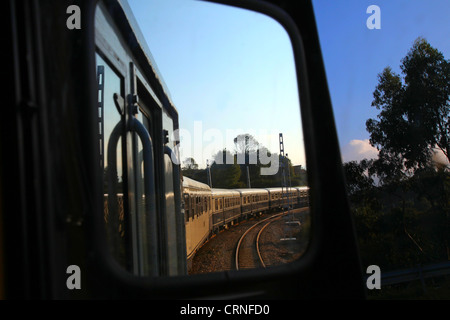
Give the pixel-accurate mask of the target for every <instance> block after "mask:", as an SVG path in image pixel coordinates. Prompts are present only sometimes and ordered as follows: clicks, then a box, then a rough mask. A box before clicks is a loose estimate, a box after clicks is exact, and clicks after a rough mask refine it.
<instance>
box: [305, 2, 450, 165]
mask: <svg viewBox="0 0 450 320" xmlns="http://www.w3.org/2000/svg"><path fill="white" fill-rule="evenodd" d="M372 4H375V5H377V6H378V7H379V8H380V11H381V15H380V17H381V29H379V30H377V29H373V30H369V29H368V28H367V27H366V20H367V18H369V16H370V14H367V13H366V9H367V7H368V6H370V5H372ZM313 6H314V10H315V13H316V23H317V27H318V31H319V38H320V42H321V49H322V55H323V59H324V63H325V69H326V74H327V80H328V86H329V90H330V95H331V100H332V104H333V109H334V114H335V121H336V125H337V129H338V136H339V141H340V145H341V151H342V155H343V159H344V161H348V160H359V159H361V158H363V157H364V156H368V157H370V156H376V152H374V150H372V149H371V148H370V146H369V145H368V143H367V141H365V140H367V139H369V134H368V132H367V131H366V129H365V122H366V120H367V119H368V118H375V117H376V115H377V114H378V112H377V110H376V109H375V108H374V107H371V102H372V100H373V96H372V94H373V91H374V89H375V87H376V85H377V74H378V73H380V72H382V70H383V69H384V68H385V67H386V66H390V67H391V68H392V69H393V70H394V71H395V72H397V73H400V63H401V59H402V58H403V57H405V55H406V54H407V52H408V51H409V49H410V48H411V46H412V44H413V42H414V40H415V39H416V38H417V37H419V36H421V37H424V38H425V39H427V40H428V41H429V42H430V44H431V45H432V46H433V47H435V48H437V49H438V50H440V51H441V52H442V53H443V54H444V57H445V58H446V59H449V58H450V41H449V40H450V19H449V14H450V1H448V0H432V1H425V0H420V1H419V0H408V1H405V0H388V1H381V0H375V1H374V0H371V1H364V0H345V1H344V0H341V1H324V0H313ZM360 152H361V153H360Z"/></svg>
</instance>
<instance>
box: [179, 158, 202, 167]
mask: <svg viewBox="0 0 450 320" xmlns="http://www.w3.org/2000/svg"><path fill="white" fill-rule="evenodd" d="M182 169H183V170H197V169H198V164H197V162H195V159H194V158H191V157H189V158H186V159H184V161H183V168H182Z"/></svg>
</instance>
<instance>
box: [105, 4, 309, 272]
mask: <svg viewBox="0 0 450 320" xmlns="http://www.w3.org/2000/svg"><path fill="white" fill-rule="evenodd" d="M107 5H108V3H107V2H105V3H103V2H102V1H100V4H99V6H98V7H99V8H100V10H98V11H99V14H96V24H97V26H96V37H97V38H96V44H97V46H98V48H99V49H101V52H102V53H99V54H98V55H97V65H98V67H100V66H103V71H102V72H103V74H102V76H101V77H100V76H99V79H100V78H101V79H102V81H103V83H104V88H103V89H102V91H101V92H100V91H99V102H100V101H102V102H103V105H104V106H103V113H104V115H103V116H102V117H103V125H104V126H105V127H104V128H102V127H101V126H100V127H99V133H100V137H101V138H100V143H99V145H100V152H101V153H102V155H103V162H104V164H103V163H102V164H101V165H104V167H105V172H107V170H106V169H108V165H107V163H106V161H107V155H106V149H107V147H108V146H107V145H108V140H111V139H110V138H109V137H110V135H111V132H112V130H113V129H114V126H119V127H121V128H120V133H119V134H118V136H119V137H118V141H117V147H116V148H112V149H111V150H114V152H116V157H115V158H116V164H115V166H116V167H117V174H116V176H114V177H112V176H109V177H107V178H105V191H104V194H105V201H104V202H105V208H104V215H105V220H106V221H107V223H106V225H107V227H108V237H109V240H108V241H109V243H110V245H111V252H112V254H113V256H114V257H115V258H116V260H118V261H119V262H120V264H121V265H122V266H123V267H124V268H125V269H126V270H128V271H130V272H132V273H134V274H136V275H141V276H149V275H150V276H154V275H179V274H186V273H187V274H192V273H203V272H206V271H208V272H209V271H214V272H215V271H223V270H230V269H232V268H234V267H233V266H230V265H215V266H210V265H209V263H210V262H211V261H212V260H214V259H206V258H205V257H204V254H203V252H204V251H205V250H207V248H208V246H214V245H215V242H216V241H218V240H219V239H221V240H220V241H225V242H226V243H229V244H231V243H233V241H231V240H227V239H228V238H227V237H229V236H230V235H229V234H231V233H228V232H227V231H228V230H229V229H230V228H233V227H234V226H236V228H237V227H238V226H239V228H243V226H246V225H248V226H249V227H250V225H252V224H256V223H257V222H259V221H262V220H263V219H268V221H269V220H270V221H271V223H270V224H268V227H267V228H265V229H264V230H265V231H264V233H263V235H262V236H261V237H260V238H261V242H262V243H261V245H260V246H259V247H264V246H265V247H266V249H267V252H269V251H270V252H272V248H275V249H274V250H275V251H276V252H277V254H275V255H268V256H267V258H266V259H268V260H269V259H272V258H271V257H269V256H276V257H275V258H274V260H273V261H266V262H267V263H266V264H264V262H262V263H261V262H256V261H255V262H254V263H253V265H252V266H250V267H249V266H245V265H243V266H242V267H241V268H245V269H247V268H253V267H261V266H265V265H271V266H276V265H279V264H284V263H289V262H293V261H295V260H297V259H298V258H300V257H301V256H302V255H303V254H304V252H305V251H306V249H307V246H308V243H309V238H310V232H309V225H310V222H309V213H310V210H309V207H307V206H306V205H301V204H304V203H307V201H304V199H297V200H295V201H294V198H295V197H301V198H306V197H307V195H306V196H302V195H301V194H300V193H299V192H298V193H294V192H292V193H290V192H288V191H287V188H289V187H291V188H294V187H295V188H298V187H306V186H307V170H306V169H307V168H306V160H305V154H304V146H303V131H302V125H301V117H300V99H299V93H298V92H299V90H298V79H297V76H298V75H297V73H296V67H295V61H294V55H293V50H292V45H291V41H290V38H289V35H288V33H287V32H286V31H285V29H284V28H283V26H282V25H281V24H279V23H278V22H277V21H276V20H274V19H272V18H270V17H268V16H266V15H264V14H260V13H256V12H251V11H247V10H245V9H240V8H235V7H231V6H226V5H221V4H216V3H209V2H199V1H191V0H168V1H154V0H150V1H147V0H130V1H128V4H127V3H122V2H118V4H117V5H118V6H119V7H121V9H123V11H124V14H125V15H130V16H131V15H132V16H133V17H131V18H130V19H125V20H123V21H122V22H120V23H117V22H115V19H118V18H120V16H121V11H120V10H118V11H116V10H109V9H106V6H107ZM113 12H114V13H113ZM110 14H112V15H110ZM97 15H98V17H97ZM128 23H129V24H130V25H129V26H127V24H128ZM124 28H125V29H124ZM119 29H120V31H119ZM122 29H124V30H122ZM130 31H131V33H132V34H133V36H136V37H137V38H138V39H137V41H135V40H133V39H131V40H130V39H128V37H129V36H130ZM130 41H131V43H130ZM136 44H139V45H138V46H140V47H139V48H137V47H135V45H136ZM109 62H110V63H109ZM98 69H99V70H101V69H102V68H98ZM98 74H99V75H100V72H99V71H98ZM114 94H116V95H114ZM103 96H104V98H101V97H103ZM100 111H101V110H100ZM135 120H136V121H135ZM130 123H132V124H133V125H134V124H135V123H136V125H137V123H139V124H140V125H142V127H143V128H144V129H143V132H144V133H145V134H144V136H145V137H144V138H143V136H142V135H140V134H139V133H137V132H136V131H133V130H135V129H134V127H133V130H130ZM140 125H139V126H140ZM139 130H140V129H139ZM102 135H103V136H102ZM149 141H150V145H151V146H152V147H153V148H152V150H151V151H149V150H148V147H147V146H148V145H149ZM161 150H164V152H163V153H164V154H163V155H162V156H161V154H160V153H161ZM174 154H176V155H177V157H178V158H179V159H175V158H174V157H173V155H174ZM144 156H145V157H146V158H145V159H152V160H151V163H149V161H147V160H144ZM176 160H181V163H180V162H178V163H177V161H176ZM177 165H180V167H181V171H182V172H181V173H180V174H179V179H178V180H177V177H178V175H177ZM105 174H106V173H105ZM149 176H151V177H152V178H149ZM183 177H186V178H190V179H192V180H193V181H191V182H192V185H191V186H190V187H189V188H187V187H186V189H185V185H184V183H185V181H184V180H183ZM149 180H151V181H149ZM110 181H113V182H112V183H113V186H108V184H111V182H110ZM181 181H183V182H181ZM178 184H180V190H177V186H178ZM149 185H151V192H150V193H149V192H146V191H148V190H147V189H148V188H149V187H148V186H149ZM125 187H126V188H125ZM191 187H192V188H191ZM107 188H109V189H107ZM111 188H113V189H111ZM280 189H282V190H284V191H282V192H280V191H279V190H280ZM108 190H109V191H108ZM295 190H297V189H295ZM178 191H179V192H178ZM205 192H208V195H206V193H205ZM213 192H217V194H220V195H219V196H217V198H215V196H214V197H213V198H212V197H211V195H212V194H213ZM221 192H222V193H221ZM295 192H297V191H295ZM184 194H186V195H184ZM297 195H298V196H297ZM111 197H112V198H111ZM177 197H178V198H177ZM275 200H276V201H275ZM280 200H283V201H280ZM116 202H117V203H118V205H117V206H115V207H114V205H113V203H116ZM179 203H182V205H179ZM178 205H179V208H184V214H185V217H184V218H183V216H182V215H181V220H182V223H181V224H180V223H179V217H178V214H179V212H177V208H178V207H177V206H178ZM111 210H113V211H114V215H115V216H116V217H117V218H116V220H117V222H115V224H114V225H112V224H110V223H111V212H110V211H111ZM244 210H245V212H244ZM116 212H117V213H116ZM180 212H182V211H181V209H180ZM194 217H195V219H194ZM276 218H279V219H276ZM271 219H274V220H271ZM237 222H243V223H239V224H237ZM262 225H263V224H262V223H261V225H260V226H261V227H262ZM212 234H217V235H218V236H217V237H211V235H212ZM207 239H212V240H209V241H207ZM249 241H250V242H251V240H249ZM263 242H264V244H263ZM215 251H217V250H212V251H211V252H215ZM229 251H230V252H231V251H233V250H231V249H230V250H229ZM243 251H244V250H243ZM243 251H241V252H243ZM218 254H220V253H218ZM243 254H244V253H243ZM263 256H264V254H263ZM224 260H227V261H228V260H230V261H231V260H232V259H231V258H230V259H224ZM242 260H244V259H242ZM208 261H209V262H208ZM202 268H203V269H202ZM237 268H238V269H239V267H237ZM193 270H195V271H193Z"/></svg>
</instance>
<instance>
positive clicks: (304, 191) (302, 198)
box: [296, 187, 309, 207]
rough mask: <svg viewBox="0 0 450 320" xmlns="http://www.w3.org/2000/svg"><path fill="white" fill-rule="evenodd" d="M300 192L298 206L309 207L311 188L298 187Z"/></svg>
mask: <svg viewBox="0 0 450 320" xmlns="http://www.w3.org/2000/svg"><path fill="white" fill-rule="evenodd" d="M296 189H297V190H298V206H299V207H307V206H309V188H308V187H296Z"/></svg>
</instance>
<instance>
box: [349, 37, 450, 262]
mask: <svg viewBox="0 0 450 320" xmlns="http://www.w3.org/2000/svg"><path fill="white" fill-rule="evenodd" d="M400 68H401V73H402V75H398V74H396V73H394V72H393V71H392V69H391V68H389V67H387V68H385V69H384V70H383V72H382V73H380V74H379V75H378V85H377V86H376V88H375V91H374V93H373V97H374V100H373V102H372V106H373V107H375V108H376V109H378V110H380V113H379V114H378V116H377V119H368V120H367V122H366V128H367V131H368V132H369V133H370V142H371V144H372V145H373V146H375V147H377V148H378V150H379V154H378V158H377V159H373V160H366V159H364V160H362V161H360V162H356V161H353V162H348V163H345V164H344V172H345V174H346V181H347V189H348V191H349V198H350V204H351V208H352V212H353V215H354V219H355V226H356V231H357V237H358V241H359V247H360V252H361V258H362V261H363V264H364V265H370V264H377V265H379V266H380V267H381V269H382V270H383V269H384V270H386V271H387V270H392V269H399V268H408V267H413V266H416V265H418V264H426V263H433V262H440V261H443V260H448V259H450V205H449V204H450V202H449V201H450V173H449V166H448V165H445V164H444V165H442V164H439V165H437V164H436V163H434V162H433V161H432V156H433V152H434V150H436V149H439V150H441V151H442V152H443V153H444V155H445V156H446V157H447V159H449V151H450V146H449V134H450V124H449V115H450V107H449V106H450V101H449V95H450V62H449V61H447V60H445V59H444V56H443V55H442V53H441V52H439V51H438V50H437V49H435V48H433V47H432V46H431V45H430V44H429V43H428V42H427V41H426V40H425V39H423V38H418V39H417V40H416V41H415V42H414V45H413V46H412V48H411V50H410V51H409V52H408V54H407V55H406V56H405V57H404V58H403V59H402V61H401V66H400Z"/></svg>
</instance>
